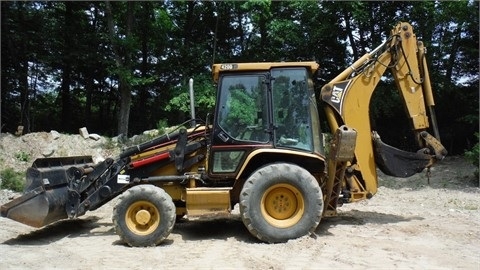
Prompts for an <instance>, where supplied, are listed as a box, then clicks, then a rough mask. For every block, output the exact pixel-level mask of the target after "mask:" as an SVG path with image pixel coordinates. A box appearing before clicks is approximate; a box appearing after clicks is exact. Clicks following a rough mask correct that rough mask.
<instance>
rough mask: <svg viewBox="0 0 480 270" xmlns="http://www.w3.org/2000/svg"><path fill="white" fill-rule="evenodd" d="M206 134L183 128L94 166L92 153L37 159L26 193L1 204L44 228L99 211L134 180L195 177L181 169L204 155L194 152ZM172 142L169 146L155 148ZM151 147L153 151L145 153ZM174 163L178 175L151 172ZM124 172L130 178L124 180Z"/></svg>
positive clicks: (4, 209)
mask: <svg viewBox="0 0 480 270" xmlns="http://www.w3.org/2000/svg"><path fill="white" fill-rule="evenodd" d="M204 137H205V132H204V131H195V130H193V131H191V132H187V131H186V130H185V129H180V130H179V131H177V132H173V133H171V134H166V135H163V136H160V137H158V138H156V139H153V140H151V141H148V142H146V143H143V144H140V145H135V146H132V147H130V148H127V149H126V150H124V151H123V152H122V153H121V154H120V155H119V156H118V157H116V158H115V159H112V158H108V159H106V160H104V161H102V162H100V163H98V164H95V165H94V164H93V161H92V158H91V157H89V156H82V157H64V158H43V159H37V160H36V161H35V162H34V164H33V165H32V167H31V168H29V169H28V171H27V183H28V184H27V186H26V188H25V191H24V194H23V196H21V197H19V198H17V199H14V200H12V201H10V202H8V203H7V204H4V205H2V206H1V211H0V213H1V215H2V216H3V217H8V218H10V219H13V220H16V221H18V222H21V223H24V224H27V225H30V226H33V227H43V226H45V225H47V224H49V223H52V222H55V221H57V220H60V219H65V218H76V217H79V216H82V215H84V214H85V213H86V212H87V211H92V210H95V209H97V208H99V207H101V206H102V205H104V204H106V203H107V202H109V201H110V200H111V199H113V198H115V197H116V196H118V195H119V194H120V193H122V192H123V191H125V190H126V189H128V188H130V187H132V186H133V185H137V184H141V183H152V182H159V181H168V182H185V181H186V180H187V179H188V178H190V177H193V176H187V175H181V173H183V172H184V171H185V170H187V169H188V168H190V167H191V166H192V165H193V164H195V163H197V162H199V161H201V160H202V159H204V155H202V154H198V155H194V156H193V157H190V156H189V155H190V154H191V153H193V152H195V151H197V150H198V149H200V148H204V147H206V140H205V138H204ZM168 145H171V146H170V147H169V149H170V150H166V151H159V152H158V153H156V152H155V151H154V149H155V148H158V147H159V146H168ZM151 149H153V150H151ZM149 150H151V151H150V152H153V153H154V154H153V155H152V154H150V155H148V156H143V154H144V152H146V151H149ZM136 156H138V157H139V158H136ZM172 163H174V164H175V169H176V170H177V172H178V173H179V175H178V176H177V175H175V176H172V175H165V176H164V175H158V176H155V177H151V176H150V173H151V172H152V171H153V170H156V169H159V168H161V167H163V166H166V165H168V164H172ZM123 174H125V175H128V177H127V178H123V179H122V178H121V175H123ZM119 176H120V178H119Z"/></svg>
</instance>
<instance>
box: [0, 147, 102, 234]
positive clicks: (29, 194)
mask: <svg viewBox="0 0 480 270" xmlns="http://www.w3.org/2000/svg"><path fill="white" fill-rule="evenodd" d="M92 165H93V160H92V157H90V156H79V157H64V158H42V159H37V160H35V162H34V163H33V165H32V167H30V168H28V169H27V174H26V185H25V190H24V192H23V195H22V196H20V197H18V198H16V199H14V200H12V201H10V202H8V203H6V204H4V205H2V206H1V207H0V212H1V215H2V217H6V218H9V219H12V220H15V221H18V222H20V223H23V224H26V225H29V226H33V227H37V228H38V227H43V226H45V225H47V224H49V223H52V222H55V221H57V220H60V219H65V218H67V217H68V215H67V212H66V205H67V201H68V184H69V181H70V180H72V179H74V178H75V177H78V175H72V173H71V172H78V171H84V169H85V168H87V167H89V166H92ZM72 167H76V170H69V169H70V168H72ZM78 169H80V170H78Z"/></svg>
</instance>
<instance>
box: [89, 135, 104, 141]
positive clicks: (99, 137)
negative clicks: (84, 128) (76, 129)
mask: <svg viewBox="0 0 480 270" xmlns="http://www.w3.org/2000/svg"><path fill="white" fill-rule="evenodd" d="M88 137H89V138H90V139H92V140H95V141H98V140H100V139H101V138H102V137H101V136H100V135H98V134H95V133H92V134H90V135H88Z"/></svg>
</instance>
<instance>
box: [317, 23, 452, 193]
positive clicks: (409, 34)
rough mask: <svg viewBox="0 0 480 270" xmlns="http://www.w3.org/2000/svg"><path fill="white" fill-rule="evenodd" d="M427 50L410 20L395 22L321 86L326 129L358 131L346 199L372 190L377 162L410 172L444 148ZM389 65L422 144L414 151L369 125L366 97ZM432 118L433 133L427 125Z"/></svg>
mask: <svg viewBox="0 0 480 270" xmlns="http://www.w3.org/2000/svg"><path fill="white" fill-rule="evenodd" d="M425 52H426V49H425V47H424V46H423V43H422V42H420V41H417V38H416V36H415V34H414V33H413V29H412V26H411V25H410V24H408V23H399V24H398V25H397V26H396V27H394V28H393V30H392V31H391V35H390V37H389V38H388V39H387V40H386V41H385V42H384V43H382V44H381V45H380V46H378V47H377V48H376V49H374V50H373V51H372V52H370V53H367V54H365V55H364V56H362V57H361V58H360V59H358V60H357V61H355V62H354V63H353V64H352V65H351V66H350V67H349V68H347V69H346V70H344V71H343V72H342V73H340V74H339V75H338V76H337V77H335V78H334V79H333V80H331V81H330V82H329V83H328V84H326V85H325V86H324V87H322V90H321V99H322V100H323V101H324V102H325V103H326V104H327V105H326V106H325V112H326V116H327V118H328V123H329V125H330V129H331V130H332V131H334V130H337V129H338V128H339V127H340V126H342V125H347V126H348V127H350V128H353V129H355V130H356V131H357V132H358V134H357V144H356V148H355V157H354V159H353V161H352V162H351V164H350V165H349V166H348V171H349V172H350V173H348V174H346V176H345V187H344V189H345V193H346V195H347V196H345V198H344V201H345V202H352V201H356V200H360V199H364V198H369V197H371V196H372V195H373V194H375V193H376V191H377V184H378V183H377V173H376V165H377V166H378V167H379V168H380V169H381V170H382V171H383V172H384V173H386V174H388V175H392V176H396V177H408V176H411V175H413V174H415V173H418V172H420V171H422V170H423V169H425V168H429V167H430V166H432V165H433V164H434V163H435V161H436V160H441V159H443V157H444V156H445V155H446V154H447V151H446V150H445V148H444V147H443V146H442V144H441V143H440V138H439V133H438V128H437V123H436V119H435V114H434V110H433V106H434V105H435V103H434V99H433V94H432V88H431V84H430V78H429V73H428V68H427V63H426V59H425ZM387 69H390V71H391V72H392V74H393V77H394V79H395V82H396V85H397V89H398V91H399V94H400V95H401V96H402V98H403V103H404V105H405V109H406V112H407V114H408V116H409V117H410V120H411V124H412V128H413V132H414V134H415V137H416V141H417V144H418V146H419V147H420V148H421V149H420V150H419V151H418V152H416V153H409V152H406V151H402V150H400V149H397V148H394V147H392V146H389V145H386V144H385V143H383V142H382V141H381V140H380V136H379V135H378V134H377V133H376V132H375V131H372V130H371V125H370V113H369V106H370V100H371V97H372V94H373V92H374V91H375V89H376V86H377V84H378V83H379V81H380V80H381V77H382V76H383V74H384V73H385V72H386V70H387ZM426 107H428V109H429V114H430V122H429V117H428V116H427V110H426ZM430 124H431V125H432V127H433V130H434V134H435V137H433V136H431V135H430V134H429V133H428V132H427V131H426V130H427V129H428V128H429V127H430ZM375 163H376V164H375ZM332 166H334V165H332ZM329 177H330V178H332V179H329V182H333V177H334V176H332V175H329Z"/></svg>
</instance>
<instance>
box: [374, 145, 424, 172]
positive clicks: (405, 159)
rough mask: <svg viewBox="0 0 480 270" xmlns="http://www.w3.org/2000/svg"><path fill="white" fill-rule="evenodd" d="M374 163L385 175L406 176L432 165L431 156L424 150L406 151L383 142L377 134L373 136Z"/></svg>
mask: <svg viewBox="0 0 480 270" xmlns="http://www.w3.org/2000/svg"><path fill="white" fill-rule="evenodd" d="M374 145H375V146H374V148H375V151H374V152H375V163H376V164H377V166H378V168H379V169H380V170H381V171H382V172H383V173H385V174H386V175H390V176H394V177H401V178H406V177H410V176H412V175H414V174H416V173H419V172H421V171H423V169H425V168H427V167H428V166H431V165H432V157H431V156H430V155H428V154H425V153H424V152H425V151H426V149H422V150H420V151H417V152H416V153H412V152H407V151H403V150H400V149H398V148H395V147H393V146H390V145H388V144H385V143H384V142H382V140H381V139H380V137H379V136H377V137H374Z"/></svg>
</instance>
